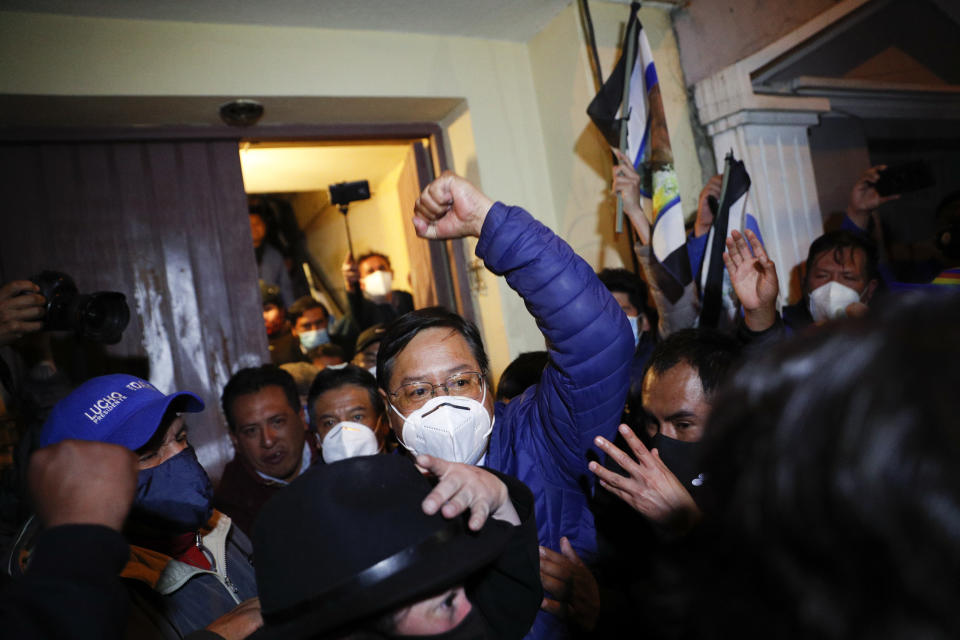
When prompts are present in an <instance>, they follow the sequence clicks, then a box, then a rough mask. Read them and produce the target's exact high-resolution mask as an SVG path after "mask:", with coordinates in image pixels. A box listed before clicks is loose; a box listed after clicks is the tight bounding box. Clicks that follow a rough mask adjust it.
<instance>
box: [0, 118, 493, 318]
mask: <svg viewBox="0 0 960 640" xmlns="http://www.w3.org/2000/svg"><path fill="white" fill-rule="evenodd" d="M443 134H444V130H443V128H442V127H441V126H440V125H439V124H438V123H436V122H393V123H377V124H372V123H371V124H354V123H351V124H309V125H307V124H290V125H259V126H252V127H242V128H240V127H237V128H233V127H222V126H209V125H204V126H189V125H169V126H150V127H82V128H81V127H77V128H74V127H0V142H21V143H23V142H27V143H29V142H122V141H162V140H198V139H203V140H224V139H227V140H230V139H232V140H236V141H237V144H238V145H239V144H240V143H241V142H255V141H270V142H336V141H344V142H345V141H357V140H360V141H362V140H409V141H410V142H416V141H418V140H423V139H425V138H426V139H429V140H430V144H431V145H432V146H433V148H434V149H435V153H434V154H431V155H433V162H434V164H435V166H434V167H433V171H434V173H435V174H437V175H439V174H440V173H443V172H444V171H446V170H447V169H448V168H449V165H448V162H447V151H446V142H445V140H444V135H443ZM238 161H239V160H238ZM443 245H445V246H434V245H433V243H431V254H432V255H434V256H435V258H434V261H433V262H434V267H435V268H436V267H438V266H439V265H441V264H445V265H446V266H447V269H448V273H447V274H443V276H439V275H435V276H434V277H435V279H436V280H437V281H438V282H441V281H447V282H448V283H449V284H452V292H450V293H451V295H449V296H448V297H449V298H450V299H448V300H441V303H446V304H447V305H448V306H450V307H453V308H454V310H455V311H457V312H458V313H459V314H460V315H462V316H463V317H464V318H466V319H467V320H470V321H471V322H473V323H476V322H477V317H476V309H475V308H474V304H473V298H472V296H471V295H470V278H469V264H470V259H469V256H468V255H467V252H466V249H465V243H464V241H462V240H448V241H446V242H445V243H443ZM446 290H447V291H449V290H450V287H449V286H447V287H446ZM438 291H439V288H438Z"/></svg>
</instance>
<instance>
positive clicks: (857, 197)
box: [847, 164, 900, 230]
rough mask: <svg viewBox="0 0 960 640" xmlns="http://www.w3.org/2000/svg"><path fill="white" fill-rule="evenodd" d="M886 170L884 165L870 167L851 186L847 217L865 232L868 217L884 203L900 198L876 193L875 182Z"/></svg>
mask: <svg viewBox="0 0 960 640" xmlns="http://www.w3.org/2000/svg"><path fill="white" fill-rule="evenodd" d="M886 168H887V165H885V164H878V165H877V166H875V167H870V168H869V169H867V170H866V171H864V172H863V175H861V176H860V178H859V179H858V180H857V182H856V184H854V185H853V189H851V190H850V201H849V202H848V203H847V217H848V218H850V220H851V222H853V224H855V225H857V226H858V227H860V228H861V229H864V230H866V229H867V225H869V224H870V215H871V214H872V213H873V212H874V211H876V210H877V207H879V206H880V205H881V204H883V203H884V202H890V201H891V200H896V199H897V198H899V197H900V196H899V195H897V194H895V195H892V196H881V195H880V194H879V193H877V188H876V184H877V180H879V179H880V172H881V171H883V170H884V169H886Z"/></svg>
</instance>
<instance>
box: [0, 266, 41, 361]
mask: <svg viewBox="0 0 960 640" xmlns="http://www.w3.org/2000/svg"><path fill="white" fill-rule="evenodd" d="M39 291H40V287H38V286H37V285H36V284H34V283H32V282H30V281H29V280H14V281H13V282H8V283H7V284H5V285H4V286H3V287H0V347H2V346H4V345H8V344H10V343H11V342H14V341H16V340H18V339H19V338H20V337H22V336H23V335H24V334H25V333H32V332H34V331H40V329H42V328H43V321H42V319H43V314H44V306H45V305H46V302H47V301H46V298H44V297H43V296H42V295H40V293H39Z"/></svg>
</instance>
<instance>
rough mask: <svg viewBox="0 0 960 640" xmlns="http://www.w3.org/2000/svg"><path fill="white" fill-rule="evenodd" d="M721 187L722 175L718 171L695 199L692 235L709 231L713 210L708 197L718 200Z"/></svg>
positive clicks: (698, 235)
mask: <svg viewBox="0 0 960 640" xmlns="http://www.w3.org/2000/svg"><path fill="white" fill-rule="evenodd" d="M721 189H723V176H722V175H720V174H719V173H718V174H717V175H715V176H713V177H712V178H710V179H709V180H707V184H705V185H704V186H703V189H701V191H700V198H699V199H698V200H697V220H696V222H694V224H693V235H695V236H696V237H698V238H699V237H700V236H702V235H703V234H705V233H708V232H709V231H710V227H712V226H713V210H712V209H711V208H710V197H711V196H712V197H713V198H715V199H716V200H717V202H720V191H721Z"/></svg>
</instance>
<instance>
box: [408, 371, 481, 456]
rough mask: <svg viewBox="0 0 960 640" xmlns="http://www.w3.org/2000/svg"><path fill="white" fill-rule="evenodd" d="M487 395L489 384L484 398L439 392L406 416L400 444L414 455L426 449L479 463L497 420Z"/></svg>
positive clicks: (431, 453) (439, 454)
mask: <svg viewBox="0 0 960 640" xmlns="http://www.w3.org/2000/svg"><path fill="white" fill-rule="evenodd" d="M486 396H487V389H486V385H484V389H483V397H482V398H481V399H480V402H477V401H476V400H474V399H473V398H466V397H463V396H437V397H435V398H430V400H429V401H427V403H426V404H425V405H423V406H422V407H420V408H419V409H417V410H416V411H414V412H413V413H411V414H410V415H409V416H407V417H404V416H403V414H402V413H400V412H399V411H397V409H396V407H394V406H393V405H392V404H391V405H390V408H391V409H393V410H394V411H395V412H396V414H397V415H398V416H400V418H401V419H402V420H403V437H402V438H401V440H400V444H402V445H403V446H404V448H406V449H407V450H408V451H410V453H412V454H413V455H420V454H422V453H425V454H427V455H430V456H435V457H437V458H442V459H444V460H448V461H450V462H463V463H465V464H476V463H477V461H478V460H480V458H482V457H483V454H484V453H485V452H486V450H487V443H488V442H489V441H490V433H491V432H492V431H493V422H492V421H491V420H490V414H489V413H488V412H487V408H486V407H484V406H483V400H484V399H485V398H486Z"/></svg>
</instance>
